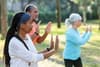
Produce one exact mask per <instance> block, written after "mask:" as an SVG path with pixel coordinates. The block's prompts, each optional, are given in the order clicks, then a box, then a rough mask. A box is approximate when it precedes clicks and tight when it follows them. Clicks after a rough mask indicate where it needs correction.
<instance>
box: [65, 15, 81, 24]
mask: <svg viewBox="0 0 100 67" xmlns="http://www.w3.org/2000/svg"><path fill="white" fill-rule="evenodd" d="M77 20H82V17H81V16H80V14H78V13H72V14H71V15H70V16H69V18H67V19H65V24H66V25H69V24H73V23H74V22H75V21H77Z"/></svg>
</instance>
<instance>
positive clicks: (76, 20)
mask: <svg viewBox="0 0 100 67" xmlns="http://www.w3.org/2000/svg"><path fill="white" fill-rule="evenodd" d="M81 21H82V17H81V16H80V15H79V14H77V13H72V14H71V15H70V16H69V18H68V19H66V21H65V23H66V24H68V25H70V26H69V28H68V30H67V32H66V45H65V49H64V52H63V57H64V62H65V67H73V66H74V67H82V61H81V58H80V54H81V48H80V46H81V45H84V44H85V43H86V42H87V41H88V40H89V38H90V36H91V28H86V31H85V33H84V34H83V36H82V37H81V36H80V33H79V31H78V28H79V27H80V26H81V23H82V22H81Z"/></svg>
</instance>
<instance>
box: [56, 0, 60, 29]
mask: <svg viewBox="0 0 100 67" xmlns="http://www.w3.org/2000/svg"><path fill="white" fill-rule="evenodd" d="M56 11H57V13H56V17H57V23H58V24H57V27H58V28H61V14H60V0H56Z"/></svg>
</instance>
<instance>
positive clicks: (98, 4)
mask: <svg viewBox="0 0 100 67" xmlns="http://www.w3.org/2000/svg"><path fill="white" fill-rule="evenodd" d="M96 3H97V12H98V17H99V20H100V0H96ZM98 25H99V28H98V30H100V22H99V23H98Z"/></svg>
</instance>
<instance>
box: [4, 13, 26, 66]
mask: <svg viewBox="0 0 100 67" xmlns="http://www.w3.org/2000/svg"><path fill="white" fill-rule="evenodd" d="M23 14H24V12H19V13H17V14H16V15H15V16H14V17H13V20H12V24H11V27H10V28H9V30H8V32H7V35H6V40H5V45H4V52H3V54H4V62H5V66H6V67H10V56H9V52H8V51H9V48H8V47H9V41H10V39H11V38H12V37H13V36H14V35H15V33H16V32H17V31H18V22H20V20H21V17H22V15H23Z"/></svg>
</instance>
